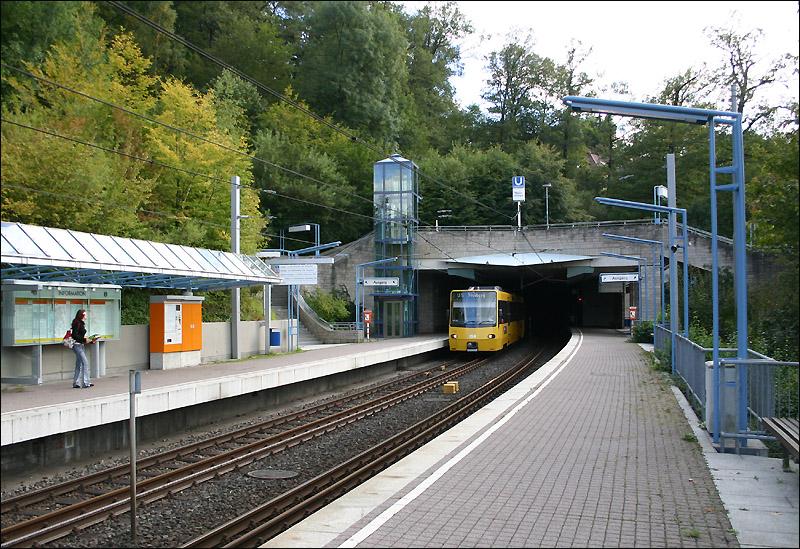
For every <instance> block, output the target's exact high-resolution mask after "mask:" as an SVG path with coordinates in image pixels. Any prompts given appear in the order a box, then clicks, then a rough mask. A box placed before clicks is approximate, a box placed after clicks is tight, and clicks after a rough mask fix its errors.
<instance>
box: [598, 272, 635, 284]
mask: <svg viewBox="0 0 800 549" xmlns="http://www.w3.org/2000/svg"><path fill="white" fill-rule="evenodd" d="M600 282H639V273H601V274H600Z"/></svg>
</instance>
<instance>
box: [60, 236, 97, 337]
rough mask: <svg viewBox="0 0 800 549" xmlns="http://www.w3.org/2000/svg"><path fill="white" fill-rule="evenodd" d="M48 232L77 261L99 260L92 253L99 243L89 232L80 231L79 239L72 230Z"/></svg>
mask: <svg viewBox="0 0 800 549" xmlns="http://www.w3.org/2000/svg"><path fill="white" fill-rule="evenodd" d="M47 232H48V233H50V236H51V237H52V238H53V240H56V241H57V242H58V245H59V247H60V248H63V249H64V250H66V253H67V254H68V255H69V256H70V257H72V258H73V259H75V260H77V261H98V259H97V256H95V255H94V254H93V253H92V247H93V246H96V245H97V243H96V242H95V241H94V239H93V238H92V237H91V236H90V235H89V234H87V233H78V234H80V235H81V238H80V240H77V239H76V238H75V236H76V233H73V232H72V231H66V230H64V229H53V228H48V229H47ZM101 256H102V257H104V259H103V261H107V260H108V258H109V256H108V254H102V253H101ZM62 335H63V334H62Z"/></svg>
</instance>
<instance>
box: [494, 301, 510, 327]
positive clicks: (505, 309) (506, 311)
mask: <svg viewBox="0 0 800 549" xmlns="http://www.w3.org/2000/svg"><path fill="white" fill-rule="evenodd" d="M497 311H498V315H499V317H500V324H505V323H506V322H510V321H511V320H513V317H512V315H511V311H512V309H511V302H510V301H500V302H499V303H498V304H497Z"/></svg>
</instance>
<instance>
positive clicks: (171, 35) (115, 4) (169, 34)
mask: <svg viewBox="0 0 800 549" xmlns="http://www.w3.org/2000/svg"><path fill="white" fill-rule="evenodd" d="M106 3H107V4H109V5H111V6H112V7H114V8H116V9H118V10H120V11H122V12H124V13H126V14H128V15H129V16H131V17H133V18H134V19H137V20H138V21H140V22H141V23H144V24H145V25H147V26H149V27H151V28H152V29H154V30H156V31H157V32H159V33H161V34H163V35H165V36H167V37H169V38H171V39H172V40H175V41H176V42H179V43H181V44H183V45H184V46H186V47H187V48H189V49H191V50H192V51H194V52H196V53H198V54H199V55H202V56H203V57H205V58H206V59H208V60H209V61H212V62H214V63H216V64H217V65H219V66H220V67H223V68H225V69H228V70H229V71H230V72H232V73H234V74H235V75H236V76H238V77H239V78H241V79H242V80H245V81H247V82H250V83H251V84H253V85H254V86H256V87H257V88H259V89H261V90H264V91H266V92H267V93H269V94H271V95H273V96H274V97H276V98H278V99H280V100H281V101H284V102H285V103H287V104H288V105H290V106H292V107H294V108H295V109H297V110H299V111H300V112H302V113H304V114H306V115H308V116H310V117H311V118H313V119H314V120H316V121H318V122H319V123H321V124H324V125H325V126H327V127H329V128H331V129H332V130H334V131H335V132H337V133H339V134H341V135H343V136H345V137H347V138H348V139H349V140H350V141H352V142H354V143H359V144H360V145H362V146H364V147H366V148H367V149H368V150H370V151H372V152H374V153H377V154H378V155H381V156H384V157H387V158H389V159H390V160H392V161H393V162H395V163H397V164H400V165H402V162H400V161H398V160H396V159H394V158H392V155H391V154H388V153H386V152H385V151H382V150H380V149H378V148H377V147H374V146H373V145H370V144H369V143H367V142H366V141H364V140H363V139H361V138H360V137H358V136H356V135H355V134H352V133H350V132H347V131H345V130H343V129H341V128H339V127H338V126H337V125H335V124H332V123H331V122H329V121H328V120H326V119H325V118H323V117H321V116H319V115H318V114H316V113H314V112H313V111H311V110H309V109H307V108H305V107H303V106H302V105H300V104H299V103H297V102H296V101H294V100H292V99H291V98H289V97H286V96H285V95H283V94H282V93H280V92H278V91H275V90H273V89H272V88H270V87H269V86H266V85H265V84H262V83H261V82H259V81H258V80H256V79H255V78H252V77H251V76H248V75H247V74H245V73H243V72H242V71H240V70H239V69H237V68H236V67H234V66H233V65H230V64H229V63H226V62H225V61H223V60H221V59H219V58H218V57H216V56H214V55H212V54H210V53H208V52H207V51H205V50H204V49H202V48H201V47H199V46H197V45H195V44H193V43H192V42H190V41H189V40H187V39H185V38H183V37H182V36H180V35H178V34H176V33H174V32H172V31H170V30H168V29H166V28H164V27H162V26H161V25H159V24H158V23H156V22H155V21H153V20H151V19H149V18H147V17H145V16H144V15H142V14H140V13H138V12H137V11H135V10H133V9H131V8H130V7H128V6H126V5H125V4H123V3H121V2H115V1H112V0H107V1H106ZM417 173H419V174H420V176H423V177H425V178H426V179H428V180H430V181H432V182H434V183H436V184H437V185H439V186H441V187H443V188H445V189H449V190H451V191H454V192H455V193H456V194H458V195H460V196H461V197H463V198H465V199H466V200H469V201H471V202H473V203H475V204H477V205H479V206H481V207H483V208H486V209H488V210H490V211H492V212H494V213H496V214H498V215H500V216H506V214H505V213H503V212H501V211H499V210H497V209H495V208H493V207H491V206H488V205H486V204H484V203H483V202H481V201H480V200H477V199H476V198H473V197H471V196H469V195H467V194H464V193H460V192H459V191H457V190H456V189H453V188H452V187H450V186H449V185H447V184H445V183H442V182H441V181H438V180H437V179H436V178H434V177H431V176H428V175H427V174H426V173H425V172H423V171H422V170H420V169H419V167H417Z"/></svg>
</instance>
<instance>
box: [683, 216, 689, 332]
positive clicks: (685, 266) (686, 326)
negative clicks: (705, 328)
mask: <svg viewBox="0 0 800 549" xmlns="http://www.w3.org/2000/svg"><path fill="white" fill-rule="evenodd" d="M688 234H689V231H688V230H687V226H686V212H683V336H684V337H685V338H686V339H689V240H688Z"/></svg>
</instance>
